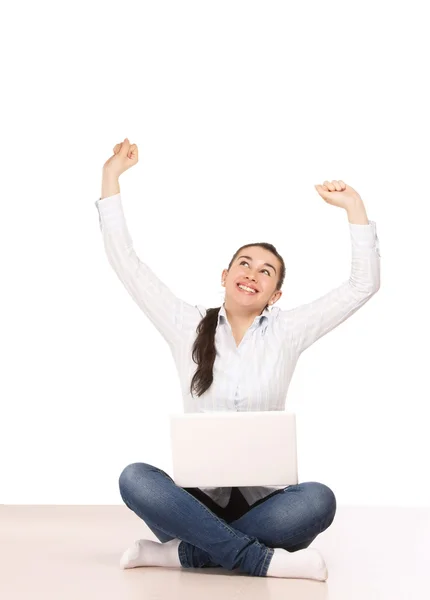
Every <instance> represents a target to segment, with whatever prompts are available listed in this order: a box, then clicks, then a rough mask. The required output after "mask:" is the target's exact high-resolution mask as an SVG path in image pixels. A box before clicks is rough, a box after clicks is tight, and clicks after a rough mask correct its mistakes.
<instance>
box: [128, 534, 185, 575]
mask: <svg viewBox="0 0 430 600" xmlns="http://www.w3.org/2000/svg"><path fill="white" fill-rule="evenodd" d="M180 543H181V540H178V539H176V538H174V539H173V540H170V541H169V542H165V543H164V544H161V543H160V542H152V541H151V540H137V541H136V542H134V544H133V546H130V548H128V549H127V550H126V551H125V552H124V554H123V555H122V556H121V560H120V563H119V566H120V567H121V569H133V568H134V567H150V566H152V567H180V566H181V561H180V560H179V554H178V547H179V544H180Z"/></svg>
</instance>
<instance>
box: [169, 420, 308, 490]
mask: <svg viewBox="0 0 430 600" xmlns="http://www.w3.org/2000/svg"><path fill="white" fill-rule="evenodd" d="M170 439H171V449H172V461H173V480H174V481H175V483H176V485H179V486H180V487H242V486H243V487H245V486H260V485H267V486H277V485H279V486H287V485H295V484H297V483H298V472H297V443H296V416H295V414H294V413H288V412H285V411H258V412H234V411H231V412H229V411H227V412H220V411H216V412H211V413H177V414H176V413H175V414H171V415H170Z"/></svg>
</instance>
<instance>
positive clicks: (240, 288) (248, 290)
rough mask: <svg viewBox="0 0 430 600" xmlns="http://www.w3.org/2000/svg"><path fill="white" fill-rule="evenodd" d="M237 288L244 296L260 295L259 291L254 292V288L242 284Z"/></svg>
mask: <svg viewBox="0 0 430 600" xmlns="http://www.w3.org/2000/svg"><path fill="white" fill-rule="evenodd" d="M236 287H237V289H238V290H239V292H242V293H243V294H249V295H251V294H252V295H255V294H258V292H257V290H252V288H247V286H244V285H243V284H242V283H238V284H237V285H236ZM243 288H247V289H243Z"/></svg>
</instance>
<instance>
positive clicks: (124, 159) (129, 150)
mask: <svg viewBox="0 0 430 600" xmlns="http://www.w3.org/2000/svg"><path fill="white" fill-rule="evenodd" d="M138 160H139V157H138V151H137V146H136V144H130V141H129V139H128V138H125V140H124V141H123V142H121V143H119V144H117V145H116V146H115V147H114V149H113V156H111V157H110V158H109V159H108V160H107V161H106V162H105V164H104V165H103V171H105V172H107V173H109V174H110V175H113V176H115V177H119V176H120V175H121V173H124V171H127V169H130V167H134V165H135V164H136V163H137V161H138Z"/></svg>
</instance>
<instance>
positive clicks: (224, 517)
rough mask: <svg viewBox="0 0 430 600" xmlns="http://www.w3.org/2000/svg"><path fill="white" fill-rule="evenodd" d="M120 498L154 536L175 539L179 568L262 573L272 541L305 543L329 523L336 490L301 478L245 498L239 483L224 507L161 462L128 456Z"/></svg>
mask: <svg viewBox="0 0 430 600" xmlns="http://www.w3.org/2000/svg"><path fill="white" fill-rule="evenodd" d="M119 489H120V494H121V497H122V499H123V500H124V502H125V504H126V505H127V506H128V508H130V509H131V510H132V511H133V512H134V513H136V515H137V516H138V517H140V518H141V519H143V521H145V523H146V524H147V525H148V527H149V528H150V529H151V531H153V532H154V534H155V535H156V536H157V538H158V539H159V540H160V542H162V543H164V542H167V541H169V540H172V539H174V538H177V539H179V540H181V543H180V544H179V548H178V554H179V560H180V563H181V565H182V567H185V568H205V567H206V568H209V567H211V568H214V567H223V568H225V569H229V570H234V569H236V568H237V569H239V570H240V571H241V572H243V573H248V574H249V575H254V576H257V577H265V576H266V575H267V570H268V568H269V564H270V561H271V558H272V556H273V553H274V548H284V549H285V550H288V551H289V552H295V551H296V550H301V549H303V548H307V547H308V546H309V545H310V544H311V543H312V542H313V540H314V539H315V538H316V537H317V535H318V534H320V533H321V532H323V531H324V530H325V529H327V528H328V527H329V525H331V523H332V521H333V519H334V516H335V513H336V498H335V495H334V493H333V492H332V490H331V489H330V488H329V487H327V486H326V485H324V484H322V483H317V482H313V481H311V482H305V483H299V484H298V485H290V486H288V487H286V488H284V489H280V490H276V491H275V492H273V493H272V494H270V496H267V497H266V498H263V499H261V500H258V501H257V502H255V503H254V504H252V505H251V506H249V505H248V503H247V502H246V500H245V498H244V497H243V495H242V494H241V493H240V491H239V489H238V488H235V487H233V488H232V495H231V499H230V502H229V504H228V505H227V507H226V508H222V507H221V506H218V505H217V504H216V503H215V502H213V501H212V499H211V498H210V497H209V496H207V495H206V494H205V493H204V492H202V491H201V490H200V489H199V488H182V487H180V486H178V485H176V483H175V482H174V481H173V479H172V478H171V477H170V476H169V475H168V474H167V473H165V472H164V471H162V470H161V469H158V468H157V467H154V466H152V465H149V464H147V463H142V462H138V463H132V464H130V465H128V466H127V467H125V469H124V470H123V471H122V473H121V475H120V477H119Z"/></svg>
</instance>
